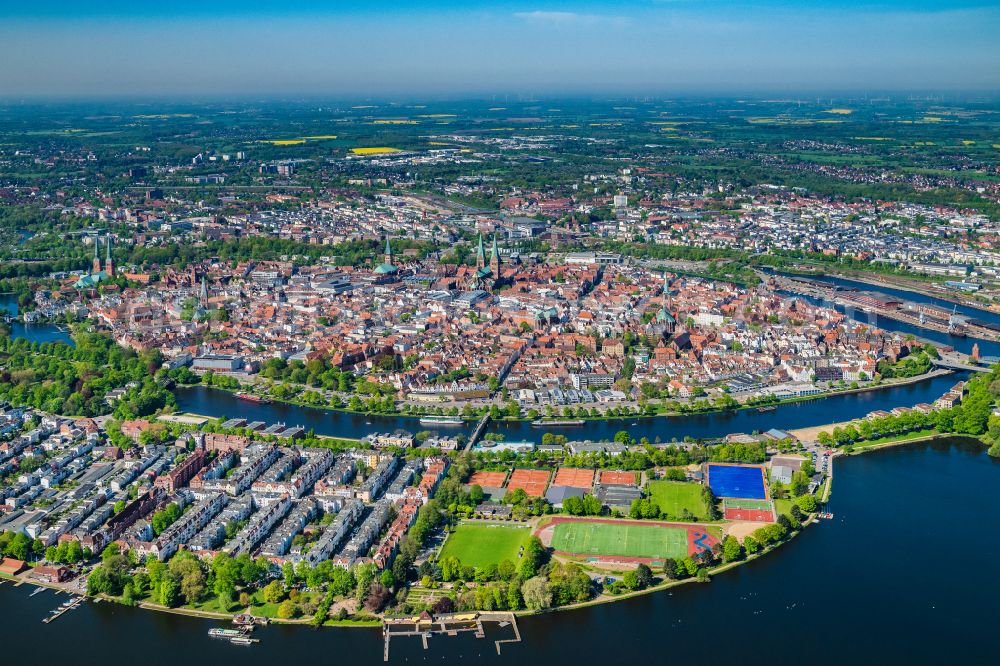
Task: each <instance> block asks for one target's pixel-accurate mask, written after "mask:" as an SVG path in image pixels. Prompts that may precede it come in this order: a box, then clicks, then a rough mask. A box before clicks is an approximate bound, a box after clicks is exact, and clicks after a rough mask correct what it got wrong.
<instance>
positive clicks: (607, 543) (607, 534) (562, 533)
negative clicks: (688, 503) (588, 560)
mask: <svg viewBox="0 0 1000 666" xmlns="http://www.w3.org/2000/svg"><path fill="white" fill-rule="evenodd" d="M552 547H553V548H555V549H556V550H561V551H563V552H566V553H573V554H576V555H617V556H623V557H649V558H663V557H673V558H681V557H685V556H687V554H688V543H687V530H686V529H685V528H683V527H663V526H660V525H633V524H628V523H615V524H611V523H591V522H585V521H574V522H567V523H559V524H557V525H556V526H555V530H554V532H553V534H552Z"/></svg>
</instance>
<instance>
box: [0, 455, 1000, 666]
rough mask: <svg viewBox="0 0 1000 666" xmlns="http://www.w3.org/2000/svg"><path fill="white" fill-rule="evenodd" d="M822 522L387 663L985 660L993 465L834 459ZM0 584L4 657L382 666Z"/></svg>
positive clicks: (398, 653) (347, 633)
mask: <svg viewBox="0 0 1000 666" xmlns="http://www.w3.org/2000/svg"><path fill="white" fill-rule="evenodd" d="M835 472H836V477H835V478H836V482H835V485H834V493H833V497H832V499H831V502H830V504H829V510H830V511H832V512H833V514H834V519H833V520H830V521H823V522H821V523H820V524H819V525H816V526H813V527H810V528H808V529H806V530H805V531H803V533H802V534H801V535H800V536H799V537H798V538H796V539H794V540H793V541H792V542H790V543H789V544H787V545H785V546H783V547H782V548H781V549H779V550H778V551H776V552H774V553H771V554H770V555H768V556H767V557H764V558H761V559H759V560H757V561H755V562H752V563H749V564H747V565H744V566H741V567H739V568H737V569H735V570H732V571H729V572H726V573H723V574H720V575H718V576H716V577H715V578H714V579H713V580H712V582H711V583H709V584H707V585H698V584H691V585H685V586H681V587H679V588H676V589H675V590H673V591H672V592H669V591H667V592H658V593H655V594H651V595H647V596H645V597H640V598H636V599H632V600H628V601H622V602H617V603H612V604H605V605H601V606H595V607H591V608H587V609H582V610H576V611H570V612H562V613H554V614H549V615H542V616H538V617H528V618H524V619H523V620H521V621H520V622H519V626H520V629H521V635H522V638H523V642H522V643H520V644H508V645H505V646H504V647H503V653H502V654H501V655H500V656H497V654H496V652H495V650H494V647H493V644H492V642H490V641H489V640H488V639H487V640H476V639H474V638H472V637H471V636H469V635H460V636H458V637H434V638H431V639H430V641H429V650H427V651H424V650H423V649H422V648H421V646H420V641H419V639H417V638H413V639H397V640H394V641H393V643H392V652H391V661H390V663H394V664H403V663H437V664H463V663H468V664H485V665H491V664H497V665H498V666H500V665H508V666H509V665H510V664H520V665H523V666H551V665H552V664H661V663H681V664H693V663H702V664H719V663H734V664H735V663H738V664H748V665H756V664H773V663H775V661H776V660H780V661H802V662H808V663H810V664H818V665H820V666H825V665H827V664H831V665H832V664H848V663H851V664H909V665H913V664H920V665H922V664H943V663H966V664H994V663H996V645H995V617H996V603H997V599H1000V576H997V575H995V573H994V571H995V568H996V557H997V554H998V553H1000V530H996V529H992V526H993V525H994V523H995V518H996V516H997V515H998V514H1000V493H996V492H985V491H984V489H987V488H996V487H997V479H998V475H1000V461H997V460H995V459H991V458H989V457H988V456H987V455H986V453H985V450H984V448H983V447H982V446H981V445H979V444H978V443H971V442H969V441H968V440H961V439H957V438H956V439H951V440H941V441H937V442H932V443H923V444H911V445H907V446H902V447H897V448H892V449H885V450H882V451H877V452H872V453H868V454H865V455H863V456H855V457H848V458H846V459H839V460H837V461H836V463H835ZM32 589H33V587H32V586H30V585H25V586H22V587H20V588H14V587H13V586H12V585H11V584H10V583H4V584H2V585H0V608H2V609H3V611H4V612H3V622H2V623H0V641H2V645H3V649H4V657H5V660H6V661H7V662H9V663H12V664H40V663H62V662H63V661H66V660H71V661H73V662H75V663H83V664H92V663H98V662H100V663H105V662H107V661H109V660H115V659H116V658H123V657H122V655H132V656H131V657H125V658H132V659H139V660H141V662H142V663H143V664H151V665H159V664H164V665H171V666H172V665H174V664H176V663H178V662H182V663H185V664H192V665H202V664H206V665H208V664H228V663H237V662H238V663H240V664H245V665H247V666H255V665H256V664H269V665H270V664H289V663H340V662H345V663H350V664H352V665H357V666H375V665H376V664H382V663H383V662H382V641H381V635H380V632H379V631H378V630H376V629H323V630H315V629H311V628H308V627H287V626H272V627H268V628H265V629H263V630H259V631H258V632H257V634H256V636H257V638H259V639H261V643H259V644H257V645H254V646H251V647H240V646H234V645H230V644H228V643H223V642H219V641H216V640H213V639H210V638H208V636H207V635H206V632H207V630H208V629H209V628H210V627H212V626H219V623H217V622H212V621H208V620H200V619H195V618H187V617H181V616H175V615H168V614H162V613H155V612H152V611H143V610H139V609H132V608H124V607H121V606H117V605H114V604H110V603H101V604H96V605H95V604H91V603H87V604H84V605H83V606H82V607H81V608H78V609H76V610H74V611H71V612H69V613H67V614H66V615H65V616H63V617H62V618H60V619H59V620H57V621H55V622H53V623H52V624H49V625H43V624H42V623H41V620H42V618H43V617H46V616H47V614H48V612H49V611H50V610H52V609H54V608H55V607H56V606H57V605H58V604H59V603H61V602H62V601H63V600H65V599H66V597H65V596H62V595H59V596H56V595H54V594H53V593H51V592H44V593H41V594H38V595H35V596H33V597H29V596H28V595H29V594H30V592H31V591H32Z"/></svg>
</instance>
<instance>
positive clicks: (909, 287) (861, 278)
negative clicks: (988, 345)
mask: <svg viewBox="0 0 1000 666" xmlns="http://www.w3.org/2000/svg"><path fill="white" fill-rule="evenodd" d="M820 266H822V265H820ZM785 271H787V272H789V273H793V274H795V275H812V276H826V277H834V278H840V279H842V280H850V281H852V282H860V283H862V284H867V285H870V286H872V287H882V288H888V289H897V290H899V291H904V292H909V293H911V294H919V295H921V296H927V297H928V298H937V299H940V300H942V301H947V302H948V303H952V304H955V305H962V306H965V307H968V308H972V309H974V310H979V311H981V312H988V313H990V314H1000V312H998V311H997V310H995V309H991V308H990V307H988V306H986V305H983V304H981V303H978V302H969V301H966V300H962V299H960V298H958V297H956V296H954V295H952V294H949V293H948V292H946V291H942V292H937V291H933V290H931V289H927V288H924V289H918V288H917V285H915V284H912V283H911V282H906V283H904V284H898V283H895V282H892V281H890V280H887V279H882V280H880V279H878V278H877V277H872V276H871V274H869V273H857V274H855V273H852V272H850V271H846V272H845V271H843V270H840V271H832V270H825V269H824V268H822V267H821V268H820V270H818V271H793V270H791V269H782V271H781V272H785ZM903 279H904V280H907V279H909V280H916V279H919V278H915V277H914V278H903ZM929 284H937V283H936V282H933V281H930V282H929Z"/></svg>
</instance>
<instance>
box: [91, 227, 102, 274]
mask: <svg viewBox="0 0 1000 666" xmlns="http://www.w3.org/2000/svg"><path fill="white" fill-rule="evenodd" d="M100 249H101V237H100V236H94V263H93V266H92V268H93V270H92V271H91V272H92V273H100V272H101V255H100Z"/></svg>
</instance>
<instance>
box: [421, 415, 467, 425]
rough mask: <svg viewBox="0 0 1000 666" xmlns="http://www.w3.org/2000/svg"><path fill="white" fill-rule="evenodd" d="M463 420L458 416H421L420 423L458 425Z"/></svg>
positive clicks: (461, 423) (462, 422)
mask: <svg viewBox="0 0 1000 666" xmlns="http://www.w3.org/2000/svg"><path fill="white" fill-rule="evenodd" d="M464 423H465V421H463V420H462V418H461V417H458V416H421V417H420V424H421V425H446V426H460V425H463V424H464Z"/></svg>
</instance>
